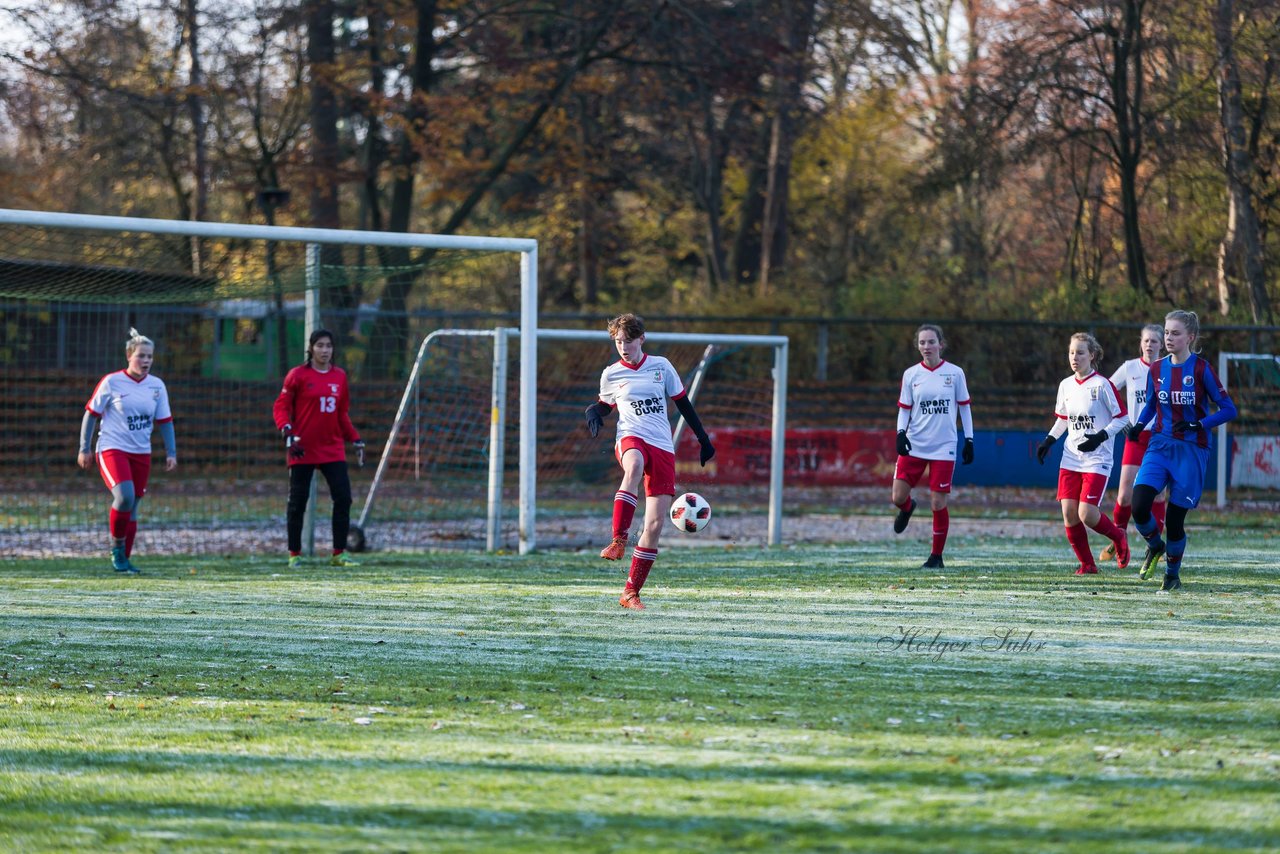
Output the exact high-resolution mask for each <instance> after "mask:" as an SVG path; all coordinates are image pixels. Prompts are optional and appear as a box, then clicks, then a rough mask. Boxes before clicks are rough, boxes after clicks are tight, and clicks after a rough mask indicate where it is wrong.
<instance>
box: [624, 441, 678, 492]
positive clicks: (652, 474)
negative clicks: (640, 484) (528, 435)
mask: <svg viewBox="0 0 1280 854" xmlns="http://www.w3.org/2000/svg"><path fill="white" fill-rule="evenodd" d="M632 448H635V449H636V450H637V451H639V452H640V453H641V454H642V455H643V456H644V494H645V495H675V494H676V455H675V454H673V453H671V452H670V451H664V450H662V449H660V448H655V447H653V445H650V444H649V443H648V442H646V441H645V440H644V439H640V438H637V437H635V436H623V437H622V439H620V440H619V441H618V446H617V448H616V449H615V450H614V455H615V456H617V458H618V463H619V465H621V463H622V455H623V454H625V453H626V452H627V451H629V450H631V449H632Z"/></svg>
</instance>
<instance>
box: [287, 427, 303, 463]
mask: <svg viewBox="0 0 1280 854" xmlns="http://www.w3.org/2000/svg"><path fill="white" fill-rule="evenodd" d="M284 446H285V447H286V448H288V449H289V456H291V457H293V458H294V459H302V456H303V455H304V454H306V451H304V450H302V440H301V439H299V438H298V437H297V436H295V435H293V434H292V433H289V434H287V435H286V436H285V437H284Z"/></svg>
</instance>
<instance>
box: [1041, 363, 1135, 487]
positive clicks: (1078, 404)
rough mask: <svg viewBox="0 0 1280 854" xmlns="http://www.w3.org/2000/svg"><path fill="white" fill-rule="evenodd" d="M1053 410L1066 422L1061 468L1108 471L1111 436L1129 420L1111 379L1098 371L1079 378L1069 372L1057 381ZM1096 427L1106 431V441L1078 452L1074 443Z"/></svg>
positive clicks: (1087, 471) (1095, 430)
mask: <svg viewBox="0 0 1280 854" xmlns="http://www.w3.org/2000/svg"><path fill="white" fill-rule="evenodd" d="M1053 411H1054V414H1055V415H1057V416H1058V417H1059V418H1061V419H1063V420H1064V421H1065V422H1066V424H1067V438H1066V440H1065V441H1066V447H1064V448H1063V449H1062V468H1064V469H1066V470H1067V471H1078V472H1085V473H1096V474H1101V475H1110V474H1111V460H1112V453H1111V439H1112V438H1114V437H1115V435H1116V434H1117V433H1119V432H1120V431H1121V430H1123V429H1124V427H1125V425H1126V424H1128V423H1129V420H1128V419H1127V418H1126V417H1125V415H1126V412H1125V408H1124V404H1123V403H1121V402H1120V393H1119V392H1117V391H1116V387H1115V386H1113V385H1112V384H1111V380H1109V379H1107V378H1106V377H1104V376H1102V374H1100V373H1098V372H1097V371H1094V372H1093V373H1091V374H1089V376H1087V377H1085V378H1084V379H1082V380H1081V379H1077V378H1076V377H1075V375H1074V374H1072V375H1071V376H1069V377H1067V378H1066V379H1065V380H1063V381H1062V382H1061V383H1059V384H1058V403H1057V406H1055V407H1054V410H1053ZM1099 430H1106V431H1107V434H1108V435H1107V441H1105V442H1103V443H1102V444H1101V445H1099V446H1098V447H1096V448H1094V449H1093V450H1092V451H1089V452H1088V453H1081V452H1080V450H1079V449H1078V447H1077V446H1078V445H1079V444H1080V443H1081V442H1083V441H1084V437H1085V434H1086V433H1096V432H1098V431H1099Z"/></svg>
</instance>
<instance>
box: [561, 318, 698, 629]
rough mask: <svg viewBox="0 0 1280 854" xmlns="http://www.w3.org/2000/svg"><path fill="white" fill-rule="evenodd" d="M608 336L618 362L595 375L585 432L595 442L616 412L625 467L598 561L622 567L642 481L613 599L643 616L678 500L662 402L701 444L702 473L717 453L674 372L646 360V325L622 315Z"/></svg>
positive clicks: (618, 450)
mask: <svg viewBox="0 0 1280 854" xmlns="http://www.w3.org/2000/svg"><path fill="white" fill-rule="evenodd" d="M608 329H609V337H610V338H611V339H613V344H614V347H615V348H616V349H617V351H618V355H619V356H620V357H621V358H620V359H619V360H618V361H616V362H614V363H613V364H612V365H609V367H607V368H605V369H604V371H602V372H601V374H600V397H599V399H598V400H596V402H595V403H593V404H591V405H590V406H588V407H587V411H586V416H587V429H588V430H589V431H590V433H591V437H592V438H595V437H596V436H598V435H599V434H600V428H601V427H603V426H604V417H605V416H606V415H608V414H609V413H610V412H612V411H614V410H615V409H616V410H617V411H618V433H617V438H616V439H615V441H614V447H613V450H614V455H615V456H616V457H617V459H618V465H620V466H621V467H622V483H621V484H620V485H619V486H618V491H617V492H616V493H615V494H614V497H613V539H612V541H611V542H610V543H609V545H607V546H605V548H604V550H603V551H602V552H600V557H602V558H604V559H605V560H621V559H622V557H623V555H624V554H625V553H626V550H627V540H628V532H629V531H630V529H631V522H632V520H633V519H634V517H635V512H636V507H637V506H639V502H640V499H639V496H640V485H641V481H643V483H644V494H645V505H644V526H643V528H642V530H641V532H640V538H639V540H638V541H637V542H636V546H635V549H633V550H632V552H631V572H630V573H629V574H628V576H627V584H626V587H625V588H624V589H623V591H622V596H621V597H619V599H618V604H620V605H621V606H622V607H624V608H628V609H630V610H632V611H643V610H644V603H643V602H641V601H640V589H641V588H642V587H644V583H645V580H646V579H647V578H648V577H649V571H650V570H651V569H652V568H653V563H654V561H656V560H657V559H658V540H659V538H660V537H661V536H662V528H663V526H664V524H665V523H666V520H667V516H668V514H669V513H670V511H671V501H672V498H673V497H674V496H675V492H676V456H675V443H674V442H673V441H672V436H671V422H670V420H669V418H668V409H667V398H671V400H672V401H673V402H674V403H675V406H676V409H677V410H679V412H680V414H681V415H682V416H684V420H685V423H687V424H688V425H689V428H690V429H691V430H693V434H694V435H695V436H697V437H698V444H699V445H700V446H701V452H700V453H699V461H700V462H701V463H702V465H704V466H705V465H706V464H707V462H708V461H709V460H710V459H711V458H712V457H714V456H715V454H716V449H715V447H713V446H712V444H711V440H710V439H709V438H708V437H707V431H706V430H704V429H703V428H702V422H701V421H700V420H699V419H698V414H697V413H696V412H695V411H694V409H693V403H692V402H690V400H689V398H688V396H687V395H686V394H685V388H684V383H683V382H681V380H680V375H679V374H678V373H676V369H675V368H674V367H673V366H672V365H671V363H670V362H669V361H667V360H666V359H664V358H663V357H662V356H650V355H646V354H645V352H644V320H643V319H642V318H640V317H637V316H636V315H634V314H621V315H619V316H617V317H615V318H614V319H613V320H611V321H609V327H608Z"/></svg>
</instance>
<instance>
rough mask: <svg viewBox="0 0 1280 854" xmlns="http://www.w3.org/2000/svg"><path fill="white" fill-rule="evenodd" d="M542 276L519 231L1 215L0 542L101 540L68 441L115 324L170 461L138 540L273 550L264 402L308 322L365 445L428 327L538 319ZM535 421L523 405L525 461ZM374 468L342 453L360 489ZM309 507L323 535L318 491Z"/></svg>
mask: <svg viewBox="0 0 1280 854" xmlns="http://www.w3.org/2000/svg"><path fill="white" fill-rule="evenodd" d="M536 271H537V243H536V241H534V240H530V239H520V238H504V237H461V236H452V235H426V234H399V233H387V232H369V231H342V230H327V229H312V228H291V227H268V226H258V225H248V224H224V223H207V222H188V221H175V220H159V219H143V218H136V217H109V216H87V215H79V214H61V213H46V212H38V211H21V210H0V306H2V307H3V312H4V315H3V316H4V323H3V324H0V368H2V370H0V396H2V397H3V399H4V400H5V401H6V405H5V406H4V407H3V408H2V409H0V431H3V433H4V436H5V442H4V443H3V448H0V501H3V503H4V506H5V507H6V513H4V514H0V554H3V555H13V556H18V555H31V556H51V555H64V554H65V555H76V554H90V553H93V552H95V551H98V552H100V551H101V549H102V542H103V540H104V535H103V534H102V531H104V530H105V525H106V521H105V520H106V514H107V505H108V502H105V501H104V494H105V490H104V488H103V486H102V484H101V481H100V480H99V479H97V478H96V476H95V475H94V473H93V472H84V471H81V470H80V469H78V468H77V466H76V454H75V445H76V438H77V433H78V428H79V420H80V415H81V413H82V412H83V411H84V403H85V401H86V400H87V399H88V397H89V394H90V392H91V391H92V389H93V386H94V385H95V383H96V382H97V380H98V379H99V378H100V377H101V376H102V375H103V374H105V373H107V372H108V371H114V370H120V369H122V368H123V367H124V342H125V340H126V339H127V337H128V330H129V327H131V326H133V327H137V328H138V329H139V330H140V331H141V332H142V333H143V334H144V335H147V336H148V337H150V338H152V339H153V340H155V341H156V354H155V356H156V359H155V366H154V371H155V373H156V375H158V376H159V377H161V378H162V379H163V380H164V381H165V383H166V385H167V386H168V388H169V397H170V400H171V401H172V404H173V411H174V417H175V426H176V432H177V440H178V459H179V466H178V469H177V471H175V472H173V473H167V472H164V471H161V470H156V469H153V474H152V478H151V483H150V486H149V488H148V496H147V499H146V501H145V502H144V504H143V505H142V520H141V526H140V533H139V549H140V552H141V553H143V554H146V553H152V554H154V553H157V552H161V551H164V552H169V553H197V554H198V553H209V552H228V551H238V552H245V551H249V552H259V553H261V552H264V551H265V552H270V551H273V550H274V551H277V552H281V551H283V548H284V547H283V539H282V537H283V530H284V529H283V518H284V507H285V490H284V488H283V484H284V483H286V481H287V478H286V475H285V465H284V464H285V456H284V453H283V450H282V446H281V443H280V438H279V436H278V435H277V434H276V431H275V429H274V425H273V423H272V419H271V406H272V402H273V401H274V399H275V396H276V395H277V394H278V393H279V391H280V381H281V378H282V377H283V376H284V374H285V372H286V371H287V370H288V369H289V368H290V367H292V366H294V365H297V364H299V363H301V362H302V361H303V359H304V351H305V347H306V341H307V338H308V336H309V334H310V333H311V332H312V331H313V330H315V329H317V328H322V327H323V328H325V329H328V330H330V331H331V332H333V333H334V336H335V343H336V345H337V356H336V362H337V363H338V364H339V365H340V366H342V367H343V368H344V369H346V371H347V373H348V377H349V379H350V381H351V399H352V410H351V417H352V419H353V421H354V422H355V424H356V426H357V428H358V429H359V430H360V431H361V433H362V436H363V438H364V439H365V440H366V441H367V442H368V444H369V446H370V448H371V449H372V448H373V447H376V446H378V445H380V444H381V440H382V438H383V436H382V435H381V433H380V431H381V430H382V429H385V426H386V425H388V424H390V423H391V420H392V413H394V411H395V402H394V401H395V400H396V399H397V398H398V396H399V394H400V392H401V391H402V390H403V388H404V377H405V371H406V368H407V366H408V365H410V364H412V363H413V360H414V357H415V351H414V348H415V347H416V346H417V344H418V342H419V341H421V340H422V337H423V336H424V335H425V334H426V333H427V332H429V331H430V330H431V329H435V328H438V327H441V326H457V325H460V321H464V320H466V318H467V317H468V316H474V317H477V318H482V319H483V322H484V323H485V325H488V326H491V325H492V324H493V322H494V321H493V319H492V318H493V317H494V316H501V317H510V316H515V317H518V318H519V325H520V326H521V328H524V329H528V330H530V331H532V330H535V329H536V328H537V325H538V314H537V273H536ZM537 341H538V337H537V336H536V335H533V334H529V335H526V336H523V337H522V338H521V339H520V343H519V347H520V350H521V353H520V361H519V366H518V370H519V371H520V372H521V374H522V376H521V383H520V387H519V388H521V389H524V388H527V389H533V388H535V387H536V385H537V375H536V371H537V365H538V359H537ZM516 393H517V394H519V393H520V392H519V390H517V392H516ZM387 401H390V402H389V403H388V402H387ZM384 406H385V407H386V409H389V410H390V411H384ZM537 418H538V413H537V410H536V409H535V407H534V401H533V399H532V397H530V398H529V399H528V400H521V402H520V416H519V419H518V420H517V422H516V425H517V432H518V433H519V435H520V443H519V447H522V448H523V447H527V448H529V451H528V453H529V454H530V457H529V458H530V460H532V459H533V455H532V454H533V452H532V446H533V436H534V435H535V434H536V430H537ZM157 441H158V439H157ZM354 461H355V460H354V457H352V458H351V462H353V463H354ZM370 462H371V463H373V462H377V460H376V458H374V459H371V460H370ZM372 468H373V467H372V465H371V466H370V467H369V468H367V469H365V470H362V471H357V470H356V469H355V467H354V466H353V467H352V482H353V483H352V485H353V490H354V491H355V494H356V495H357V496H358V495H360V494H361V493H363V491H364V489H365V488H366V487H367V485H368V480H369V478H370V477H371V475H372ZM522 471H523V469H522ZM321 480H322V479H321V478H317V481H318V482H319V481H321ZM319 489H320V490H322V491H327V487H325V486H324V485H323V484H320V485H319ZM310 507H311V508H313V509H315V510H317V511H318V512H315V514H314V523H315V527H316V529H317V533H316V535H315V536H316V538H317V539H319V538H321V537H323V536H324V534H325V531H324V528H325V527H326V526H327V524H328V518H329V513H328V502H327V501H326V500H325V496H324V495H321V496H320V501H319V502H317V501H314V500H313V501H312V502H311V503H310ZM310 542H311V540H310V538H308V537H304V548H305V547H306V545H307V544H309V543H310Z"/></svg>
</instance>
